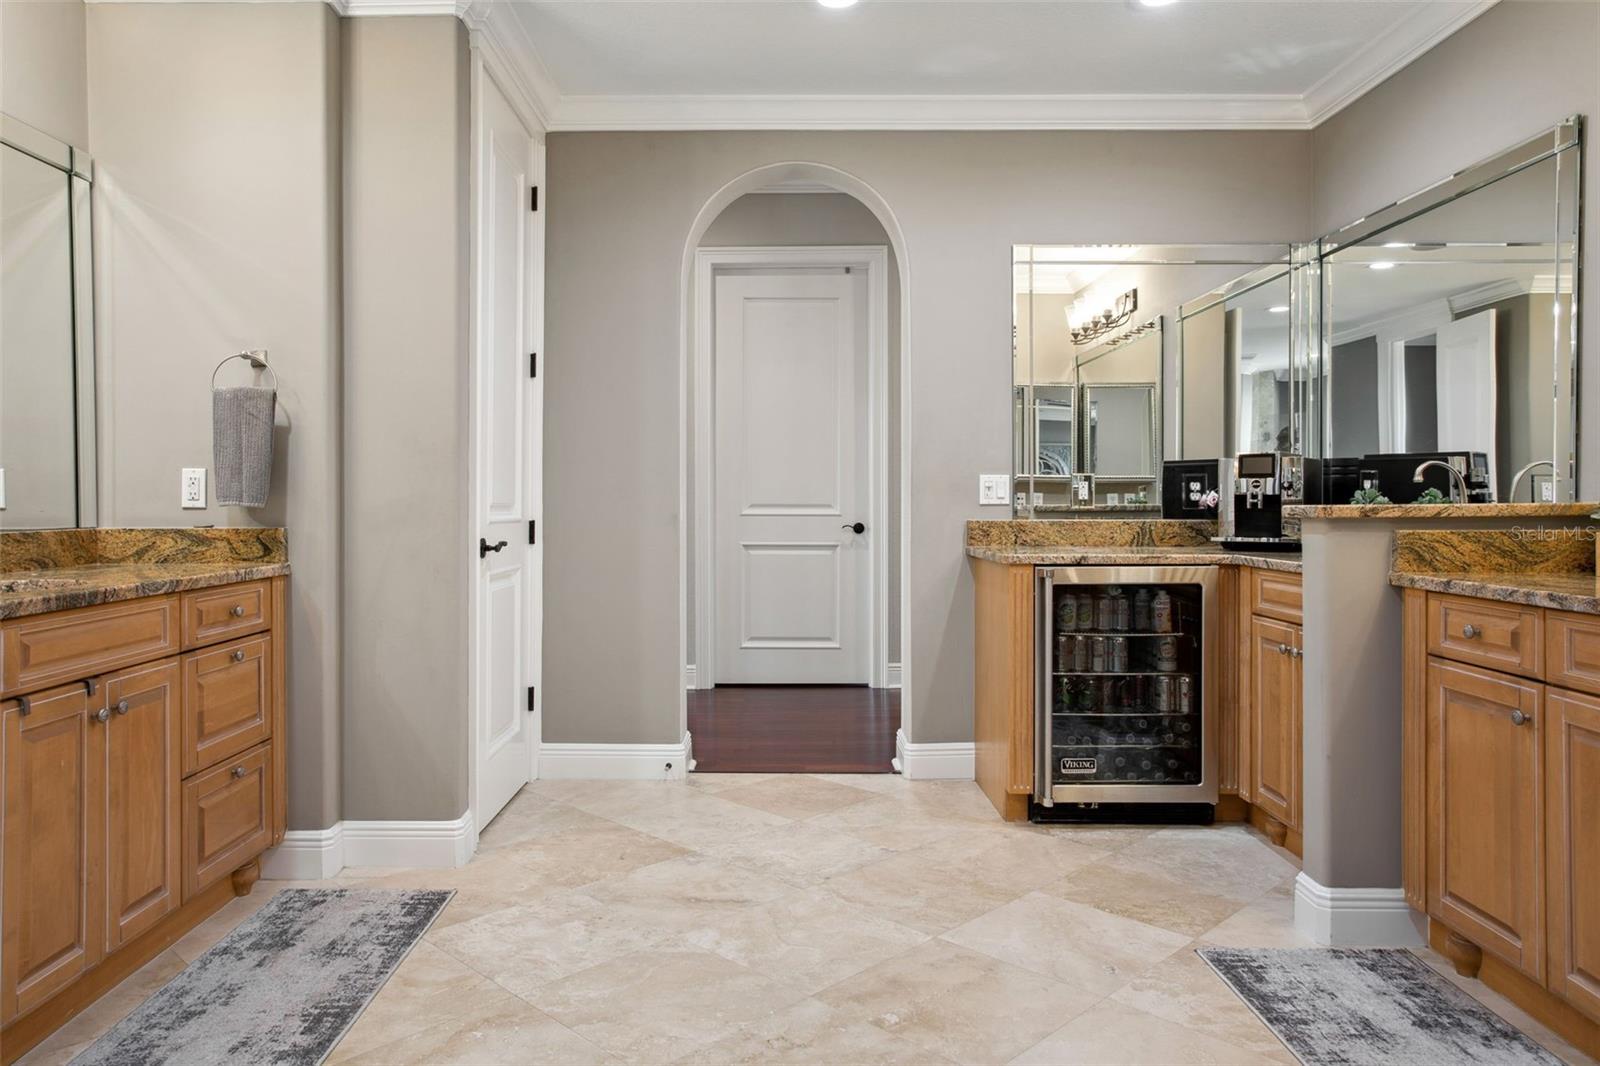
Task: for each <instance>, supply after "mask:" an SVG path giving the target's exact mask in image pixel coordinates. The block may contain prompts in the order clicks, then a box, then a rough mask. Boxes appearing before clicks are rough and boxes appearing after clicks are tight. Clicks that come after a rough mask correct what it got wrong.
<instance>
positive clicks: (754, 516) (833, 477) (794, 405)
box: [713, 271, 883, 685]
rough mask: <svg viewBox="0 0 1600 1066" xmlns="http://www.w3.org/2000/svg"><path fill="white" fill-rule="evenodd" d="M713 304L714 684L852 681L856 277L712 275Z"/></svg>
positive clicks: (863, 649) (863, 400)
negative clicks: (713, 280)
mask: <svg viewBox="0 0 1600 1066" xmlns="http://www.w3.org/2000/svg"><path fill="white" fill-rule="evenodd" d="M714 300H715V306H714V315H715V326H714V340H713V343H714V376H715V392H714V397H715V398H714V405H715V415H714V417H715V425H716V438H715V452H716V454H715V464H716V478H715V486H716V488H715V492H716V499H715V508H714V509H715V515H716V522H715V546H714V553H715V560H716V682H717V683H718V684H724V685H726V684H816V683H821V684H865V683H866V682H867V681H868V679H869V674H870V665H869V664H870V650H871V649H870V642H871V624H870V617H869V616H870V610H871V601H870V599H869V594H870V586H869V582H870V577H871V568H870V565H869V558H868V551H869V545H870V541H869V539H868V538H870V537H874V536H882V535H883V533H882V531H881V530H875V529H871V528H869V527H868V526H867V522H868V520H869V518H870V514H869V509H868V507H869V498H868V476H867V462H868V453H869V448H868V437H867V433H868V429H867V417H868V414H869V410H868V402H867V394H868V393H867V373H868V357H867V328H866V314H867V297H866V287H865V279H864V277H863V275H862V274H861V273H859V272H857V273H854V274H849V273H845V272H844V271H838V272H833V273H792V274H772V275H722V276H718V278H717V280H716V289H715V296H714Z"/></svg>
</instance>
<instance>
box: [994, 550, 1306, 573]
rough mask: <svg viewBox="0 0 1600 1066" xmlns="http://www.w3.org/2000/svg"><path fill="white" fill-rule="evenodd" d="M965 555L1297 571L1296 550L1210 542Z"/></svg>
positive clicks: (1030, 561) (1036, 562)
mask: <svg viewBox="0 0 1600 1066" xmlns="http://www.w3.org/2000/svg"><path fill="white" fill-rule="evenodd" d="M967 555H968V556H970V557H971V558H973V559H982V560H984V561H986V562H991V563H1004V564H1007V565H1011V566H1253V567H1255V568H1257V569H1259V570H1281V571H1284V572H1285V573H1292V574H1298V573H1300V572H1301V569H1302V566H1301V563H1300V554H1299V553H1298V552H1257V553H1250V552H1238V551H1230V550H1228V549H1227V548H1222V547H1217V546H1213V545H1194V546H1190V547H1154V546H1150V547H1116V546H1102V547H1093V546H1082V547H1075V546H1072V545H1056V546H1052V547H1005V546H998V545H995V546H991V545H969V546H968V547H967Z"/></svg>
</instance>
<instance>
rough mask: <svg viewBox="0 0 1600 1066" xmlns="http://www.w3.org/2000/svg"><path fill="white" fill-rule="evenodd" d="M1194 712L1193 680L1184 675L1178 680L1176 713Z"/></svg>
mask: <svg viewBox="0 0 1600 1066" xmlns="http://www.w3.org/2000/svg"><path fill="white" fill-rule="evenodd" d="M1193 711H1194V678H1192V677H1190V676H1189V675H1188V674H1184V675H1183V676H1182V677H1180V678H1178V713H1179V714H1190V713H1192V712H1193Z"/></svg>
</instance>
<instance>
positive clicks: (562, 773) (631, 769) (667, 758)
mask: <svg viewBox="0 0 1600 1066" xmlns="http://www.w3.org/2000/svg"><path fill="white" fill-rule="evenodd" d="M690 751H691V741H690V738H689V734H688V733H685V734H684V735H683V739H682V740H680V741H678V743H676V744H541V745H539V776H540V777H542V778H544V779H546V780H555V781H560V780H577V781H666V780H678V779H680V778H682V777H683V776H684V774H685V773H687V772H688V769H689V755H690ZM668 764H670V769H669V768H668Z"/></svg>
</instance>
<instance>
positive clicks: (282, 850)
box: [261, 822, 344, 881]
mask: <svg viewBox="0 0 1600 1066" xmlns="http://www.w3.org/2000/svg"><path fill="white" fill-rule="evenodd" d="M342 869H344V825H343V823H339V822H336V823H334V824H333V825H331V826H329V827H328V828H327V829H291V830H289V831H288V832H287V833H285V834H284V835H283V843H282V844H279V845H278V846H277V847H275V848H273V849H272V850H271V851H269V852H267V853H266V854H265V855H263V856H262V857H261V876H262V877H265V878H267V879H268V880H269V881H323V880H326V879H327V878H330V877H337V876H338V875H339V871H340V870H342Z"/></svg>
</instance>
